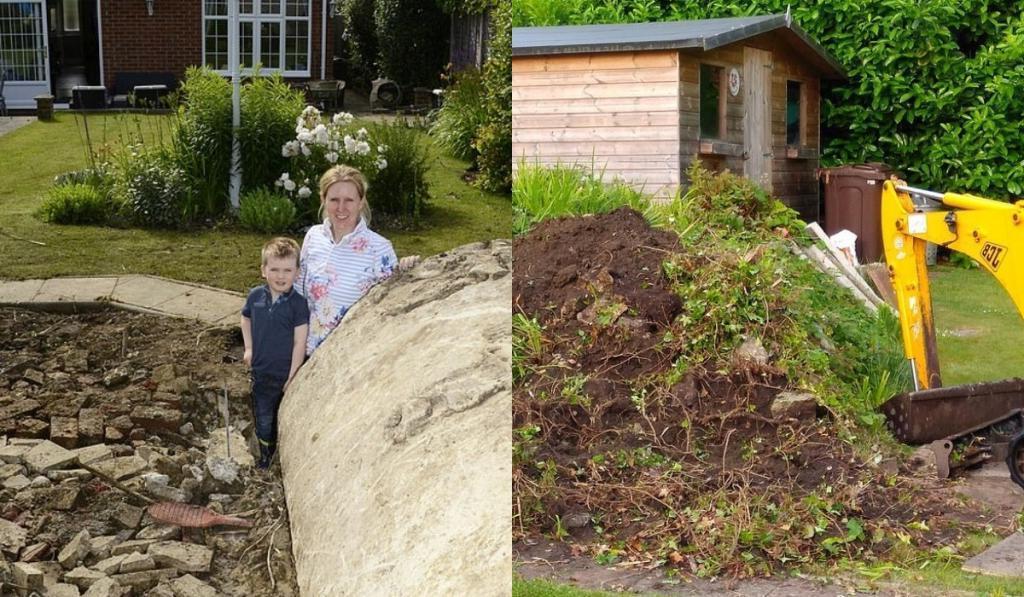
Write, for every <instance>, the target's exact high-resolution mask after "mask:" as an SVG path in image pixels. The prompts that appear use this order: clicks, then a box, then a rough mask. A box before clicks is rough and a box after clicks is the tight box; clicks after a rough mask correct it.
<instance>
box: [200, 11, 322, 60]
mask: <svg viewBox="0 0 1024 597" xmlns="http://www.w3.org/2000/svg"><path fill="white" fill-rule="evenodd" d="M310 2H311V0H240V2H239V12H238V14H239V48H238V50H239V60H240V61H241V63H242V71H243V72H247V71H250V70H251V69H252V68H253V67H254V66H255V65H257V64H258V65H260V68H261V69H263V70H265V71H276V72H280V73H281V74H283V75H284V76H293V77H308V76H309V75H310V72H309V63H310V60H309V55H310V52H311V47H310V28H311V27H310V15H311V12H312V10H311V6H310ZM227 3H228V0H204V2H203V21H204V31H205V35H204V36H203V57H204V62H205V64H206V65H207V66H209V67H210V68H212V69H214V70H217V71H222V72H227V71H228V70H229V69H228V4H227Z"/></svg>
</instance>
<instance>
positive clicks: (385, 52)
mask: <svg viewBox="0 0 1024 597" xmlns="http://www.w3.org/2000/svg"><path fill="white" fill-rule="evenodd" d="M373 18H374V22H375V24H376V27H377V42H378V50H377V51H378V55H379V64H380V69H381V71H382V73H383V75H384V76H385V77H386V78H388V79H392V80H394V81H396V82H398V84H400V85H410V86H412V85H421V86H426V87H436V86H437V85H438V84H439V83H440V78H441V73H442V72H443V71H444V65H445V63H447V62H448V32H449V29H450V22H449V18H450V17H449V16H448V15H446V14H445V13H444V12H442V11H441V8H440V7H439V6H438V5H437V3H436V2H435V0H376V2H375V8H374V13H373Z"/></svg>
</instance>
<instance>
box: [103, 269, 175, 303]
mask: <svg viewBox="0 0 1024 597" xmlns="http://www.w3.org/2000/svg"><path fill="white" fill-rule="evenodd" d="M193 288H194V287H193V286H189V285H187V284H179V283H177V282H172V281H170V280H161V279H159V278H150V277H148V276H125V277H123V278H120V279H119V280H118V282H117V285H116V286H115V287H114V290H113V292H112V293H111V295H110V298H111V300H114V301H117V302H119V303H124V304H126V305H133V306H137V307H146V308H152V307H153V306H154V305H159V304H160V303H166V302H167V301H169V300H171V299H173V298H177V297H179V296H181V295H183V294H185V293H186V292H188V291H190V290H192V289H193Z"/></svg>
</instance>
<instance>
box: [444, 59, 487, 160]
mask: <svg viewBox="0 0 1024 597" xmlns="http://www.w3.org/2000/svg"><path fill="white" fill-rule="evenodd" d="M485 99H486V95H485V94H484V87H483V79H482V78H481V75H480V72H479V71H476V70H474V69H469V70H464V71H462V72H459V73H456V75H455V84H454V85H452V86H451V87H449V88H448V90H447V91H446V92H445V97H444V106H442V107H441V109H440V110H438V112H437V118H436V119H435V120H434V123H433V124H432V125H431V127H430V134H431V135H432V136H433V137H434V139H435V140H436V141H437V143H438V145H440V146H441V148H442V149H444V150H445V151H446V152H448V154H450V155H451V156H453V157H456V158H459V159H460V160H466V161H467V162H471V163H472V164H473V166H476V157H477V151H476V148H475V147H474V146H473V139H474V138H476V136H477V133H478V132H479V130H480V129H481V128H482V127H483V126H484V124H485V123H486V122H487V106H486V101H485Z"/></svg>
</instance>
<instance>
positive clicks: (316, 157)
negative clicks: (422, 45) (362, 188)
mask: <svg viewBox="0 0 1024 597" xmlns="http://www.w3.org/2000/svg"><path fill="white" fill-rule="evenodd" d="M281 155H282V156H283V157H285V158H288V161H289V167H288V170H287V171H286V172H282V173H281V176H280V177H278V179H277V181H276V182H275V183H274V184H275V185H276V186H277V187H278V188H280V189H281V190H282V191H283V192H284V193H285V194H286V195H287V196H288V197H290V198H292V200H293V201H294V202H295V204H296V207H298V209H299V212H300V213H301V215H302V217H303V218H304V219H308V220H310V221H312V220H313V219H315V218H316V214H317V211H318V209H319V206H320V196H319V190H318V189H317V184H318V182H319V180H320V176H321V175H322V174H323V173H324V172H325V171H326V170H327V169H328V168H330V167H332V166H335V165H338V164H347V165H349V166H352V167H355V168H358V169H359V171H360V172H362V173H363V174H364V175H365V176H366V178H367V180H368V182H369V183H370V184H371V186H372V184H373V181H374V180H375V179H376V178H377V175H378V173H380V172H381V171H382V170H384V169H385V168H387V167H388V146H387V145H385V144H382V143H376V142H374V140H373V139H372V138H371V134H370V132H369V131H367V130H366V129H365V128H358V129H356V127H355V125H354V124H353V117H352V115H351V114H349V113H347V112H339V113H337V114H335V115H334V116H333V117H331V118H329V119H325V118H323V116H322V115H321V113H320V111H319V110H317V109H316V108H315V107H313V106H307V107H306V108H305V109H304V110H303V111H302V114H301V115H299V117H298V118H297V119H296V121H295V139H293V140H290V141H288V142H287V143H285V144H284V145H282V146H281Z"/></svg>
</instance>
